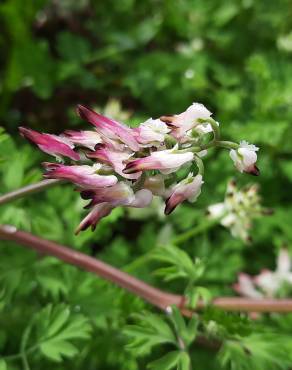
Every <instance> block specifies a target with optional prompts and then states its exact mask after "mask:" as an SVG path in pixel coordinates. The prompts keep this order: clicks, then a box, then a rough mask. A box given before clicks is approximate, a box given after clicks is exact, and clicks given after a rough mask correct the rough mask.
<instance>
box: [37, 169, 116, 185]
mask: <svg viewBox="0 0 292 370" xmlns="http://www.w3.org/2000/svg"><path fill="white" fill-rule="evenodd" d="M43 165H44V167H45V169H46V172H45V175H44V177H46V178H48V179H62V180H69V181H71V182H73V183H74V184H75V185H78V186H80V187H81V188H91V189H94V188H102V187H107V186H112V185H115V184H116V183H117V181H118V179H117V178H116V176H114V175H108V176H104V175H99V174H98V173H97V172H98V171H99V170H100V169H101V164H95V165H93V166H87V165H83V166H65V165H62V164H57V163H44V164H43Z"/></svg>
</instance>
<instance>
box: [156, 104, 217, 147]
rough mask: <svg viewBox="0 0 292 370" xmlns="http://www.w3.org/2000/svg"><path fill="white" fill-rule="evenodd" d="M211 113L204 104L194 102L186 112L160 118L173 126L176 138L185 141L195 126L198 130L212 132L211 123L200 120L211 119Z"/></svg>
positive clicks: (172, 132) (173, 133)
mask: <svg viewBox="0 0 292 370" xmlns="http://www.w3.org/2000/svg"><path fill="white" fill-rule="evenodd" d="M211 114H212V113H211V112H210V111H209V110H208V109H207V108H206V107H205V106H204V105H203V104H199V103H193V104H192V105H191V106H190V107H188V108H187V110H186V111H185V112H182V113H180V114H176V115H174V116H162V117H160V119H161V120H162V121H164V122H166V123H167V124H168V125H169V127H171V129H172V131H171V134H172V135H173V136H174V137H175V138H176V139H178V140H179V141H184V140H185V139H186V138H185V135H186V134H187V132H188V131H190V130H192V129H193V128H197V129H198V132H202V131H203V133H207V132H211V131H212V127H211V126H210V124H208V123H206V124H204V123H202V122H201V121H200V120H206V119H209V118H210V117H211Z"/></svg>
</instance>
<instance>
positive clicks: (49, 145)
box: [19, 127, 80, 161]
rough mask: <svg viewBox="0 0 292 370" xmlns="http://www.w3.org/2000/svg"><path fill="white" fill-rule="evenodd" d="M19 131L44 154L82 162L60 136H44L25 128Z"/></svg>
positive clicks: (20, 128)
mask: <svg viewBox="0 0 292 370" xmlns="http://www.w3.org/2000/svg"><path fill="white" fill-rule="evenodd" d="M19 131H20V133H21V135H22V136H23V137H25V138H26V139H28V140H30V141H31V142H33V143H34V144H36V145H37V146H38V147H39V148H40V149H41V150H42V151H43V152H45V153H47V154H50V155H54V156H59V155H61V156H64V157H68V158H71V159H73V160H75V161H78V160H80V156H79V154H78V153H76V152H74V150H73V149H72V147H71V146H70V145H69V144H68V143H66V140H65V139H63V138H61V137H59V136H55V135H50V134H42V133H39V132H37V131H34V130H31V129H28V128H25V127H19ZM72 146H73V145H72Z"/></svg>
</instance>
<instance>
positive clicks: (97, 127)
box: [20, 103, 258, 233]
mask: <svg viewBox="0 0 292 370" xmlns="http://www.w3.org/2000/svg"><path fill="white" fill-rule="evenodd" d="M77 113H78V115H79V116H80V117H81V118H82V119H84V120H85V121H87V122H89V123H91V124H92V125H93V127H94V129H93V130H86V131H65V132H64V133H63V134H61V135H59V136H57V135H51V134H45V133H39V132H36V131H33V130H31V129H27V128H24V127H20V132H21V134H22V135H23V136H24V137H26V138H27V139H29V140H30V141H32V142H33V143H34V144H36V145H37V146H38V147H39V148H40V149H41V150H42V151H44V152H46V153H48V154H50V155H53V156H55V157H56V159H57V160H59V162H61V163H44V167H45V171H46V172H45V177H46V178H51V179H64V180H68V181H70V182H72V183H74V184H75V185H76V186H77V189H78V190H79V191H80V194H81V197H82V198H84V199H87V200H89V204H88V205H87V206H86V207H85V208H88V209H90V212H89V213H88V215H87V216H86V217H85V219H84V220H83V221H82V222H81V223H80V225H79V226H78V228H77V233H78V232H79V231H81V230H85V229H87V228H88V227H89V226H91V228H92V229H95V227H96V224H97V223H98V221H99V220H100V219H101V218H102V217H105V216H107V215H108V214H109V213H110V212H111V211H112V210H113V209H114V208H115V207H117V206H123V207H138V208H139V207H147V206H148V205H149V204H150V203H151V201H152V197H153V196H160V197H163V198H164V199H165V214H167V215H168V214H170V213H171V212H172V211H173V210H174V209H175V208H176V207H177V206H178V205H179V204H180V203H182V202H183V201H185V200H189V201H195V200H196V199H197V197H198V196H199V194H200V192H201V186H202V184H203V174H204V166H203V162H202V159H201V158H202V157H203V156H204V155H205V154H206V153H207V150H208V149H209V148H211V147H213V146H218V147H225V148H228V149H230V156H231V158H232V160H233V161H234V164H235V166H236V167H237V168H238V170H239V171H241V172H247V173H250V174H253V175H257V174H258V169H257V167H256V166H255V163H256V160H257V154H256V151H257V150H258V148H256V147H255V146H254V145H249V144H247V143H246V142H241V143H240V144H236V143H233V142H229V141H220V130H219V123H218V122H216V121H215V120H213V119H212V118H211V112H210V111H209V110H208V109H207V108H205V107H204V105H202V104H199V103H194V104H192V105H191V106H190V107H189V108H187V110H186V111H185V112H183V113H180V114H177V115H173V116H162V117H160V118H159V119H152V118H150V119H148V120H147V121H145V122H143V123H141V124H140V125H139V127H137V128H130V127H128V126H126V125H124V124H122V123H120V122H117V121H115V120H113V119H110V118H108V117H105V116H103V115H101V114H99V113H96V112H94V111H93V110H91V109H89V108H87V107H85V106H82V105H79V106H78V107H77ZM65 160H67V163H65ZM183 166H184V167H186V168H188V169H189V173H188V175H187V177H186V178H184V179H183V180H181V181H179V182H177V180H176V174H175V173H176V172H177V171H178V170H179V169H180V168H181V167H183Z"/></svg>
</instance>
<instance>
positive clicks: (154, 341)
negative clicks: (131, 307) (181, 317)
mask: <svg viewBox="0 0 292 370" xmlns="http://www.w3.org/2000/svg"><path fill="white" fill-rule="evenodd" d="M134 318H135V319H136V320H138V324H137V325H129V326H127V327H126V328H125V329H124V333H125V334H126V335H127V336H129V337H130V338H131V342H130V344H129V345H128V346H127V348H128V349H129V350H130V351H132V352H133V353H135V355H137V356H140V355H144V354H145V353H149V352H150V351H151V349H152V347H154V346H157V345H160V344H162V343H171V344H173V345H176V336H175V334H174V332H173V330H172V329H171V327H170V326H169V324H168V323H167V322H166V321H164V320H163V319H162V318H161V317H160V316H158V315H155V314H152V313H150V312H145V313H144V314H143V315H142V314H136V315H134Z"/></svg>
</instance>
